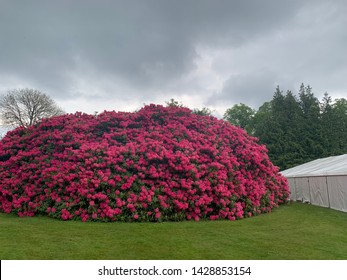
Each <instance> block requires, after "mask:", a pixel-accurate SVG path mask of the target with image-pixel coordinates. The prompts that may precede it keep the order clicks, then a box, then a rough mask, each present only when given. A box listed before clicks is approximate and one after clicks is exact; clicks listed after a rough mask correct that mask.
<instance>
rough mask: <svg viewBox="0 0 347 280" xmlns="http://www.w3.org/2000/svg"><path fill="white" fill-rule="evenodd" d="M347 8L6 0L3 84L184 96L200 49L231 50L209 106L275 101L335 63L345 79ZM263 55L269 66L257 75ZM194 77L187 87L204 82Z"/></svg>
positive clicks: (0, 44) (0, 7) (59, 91)
mask: <svg viewBox="0 0 347 280" xmlns="http://www.w3.org/2000/svg"><path fill="white" fill-rule="evenodd" d="M321 5H323V6H321ZM327 8H328V9H327ZM345 9H346V4H345V2H343V1H336V2H334V3H332V2H328V3H326V2H325V1H298V0H295V1H275V0H271V1H270V0H264V1H258V0H252V1H229V0H228V1H227V0H217V1H216V0H210V1H207V0H200V1H193V0H176V1H171V0H167V1H163V0H156V1H155V0H146V1H143V0H137V1H133V0H129V1H106V0H105V1H91V0H87V1H68V0H63V1H42V0H41V1H30V2H29V1H10V0H4V1H1V2H0V35H1V38H0V61H1V63H0V83H2V84H6V85H7V84H8V86H11V83H9V82H8V79H7V77H8V76H14V77H16V79H15V80H22V81H23V83H27V84H29V85H30V86H35V87H36V88H42V89H44V90H45V91H46V92H47V91H49V92H50V93H52V94H53V95H54V96H55V97H56V98H60V99H62V100H66V99H69V98H76V97H78V96H79V97H83V96H87V97H88V98H89V99H90V100H93V99H97V98H101V99H102V98H105V99H107V96H109V95H112V96H113V97H114V98H117V97H119V98H121V97H122V95H124V92H126V93H127V97H131V98H133V99H134V100H136V99H137V100H141V102H142V101H143V100H145V99H146V98H147V99H150V98H152V97H151V96H150V93H151V92H153V94H155V97H158V96H159V95H165V94H171V93H172V92H171V91H169V90H168V89H170V88H172V87H174V88H176V89H181V90H182V94H183V93H185V94H187V92H184V90H185V84H187V83H189V81H187V80H186V79H185V78H186V77H187V76H188V75H190V74H191V73H193V72H194V71H196V69H197V61H199V59H200V58H199V55H200V54H198V52H197V49H198V48H199V47H202V48H205V49H209V50H210V51H211V52H214V51H218V50H220V49H227V50H230V53H233V54H235V55H236V56H237V57H236V58H235V59H234V60H233V61H232V62H230V63H229V62H228V58H226V59H225V61H221V62H220V63H222V64H224V66H223V67H224V69H225V70H224V71H225V73H224V76H225V77H228V78H227V80H226V81H225V82H224V87H223V89H221V91H220V92H219V94H218V95H216V96H215V98H210V96H208V94H209V93H208V92H207V91H206V92H205V93H202V98H204V99H205V100H206V102H204V103H205V104H206V105H208V104H211V105H212V104H216V103H218V102H219V103H222V102H225V101H226V100H229V99H230V100H233V101H234V100H235V102H244V103H247V102H253V103H254V104H258V103H259V102H261V101H262V100H264V99H266V98H268V97H269V96H270V97H271V95H272V92H273V85H274V84H275V83H276V82H279V83H281V82H282V83H284V84H293V83H294V84H295V83H298V80H300V82H301V80H303V81H304V82H305V81H306V80H305V79H306V78H307V77H308V78H312V80H315V79H313V78H314V77H315V75H316V76H318V75H320V76H322V75H323V76H324V74H325V73H326V71H328V69H329V71H330V72H331V73H336V74H332V75H334V77H335V79H332V80H335V81H336V83H338V84H339V85H341V83H343V81H342V78H341V77H342V75H341V73H345V69H346V68H345V67H344V66H343V64H344V65H346V55H345V54H344V53H345V52H344V51H343V49H344V46H345V45H346V33H345V31H344V30H345V29H344V27H343V26H346V25H344V24H345V23H346V20H345V16H344V15H345ZM322 15H324V16H323V17H322ZM310 17H311V18H312V21H314V24H315V26H313V27H312V25H314V24H313V22H312V23H311V21H310ZM334 24H335V25H336V26H334ZM325 27H328V31H327V30H325V29H324V28H325ZM320 31H322V32H320ZM312 32H314V33H312ZM281 36H282V37H283V38H282V39H281ZM320 36H325V37H324V38H321V37H320ZM286 38H289V39H291V41H290V40H289V39H286ZM306 38H307V39H311V41H308V40H305V39H306ZM296 39H301V40H302V41H301V42H298V41H294V40H296ZM323 41H324V44H322V42H323ZM287 44H288V45H287ZM310 44H312V46H311V47H310ZM303 46H305V47H303ZM245 49H246V50H248V51H244V50H245ZM259 49H260V50H261V51H259ZM305 49H307V51H306V50H305ZM304 50H305V51H304ZM341 53H343V54H341ZM248 56H249V57H248ZM295 57H297V61H294V59H295ZM319 59H320V60H321V63H320V62H319ZM264 61H267V63H269V64H271V65H268V66H267V67H265V68H266V69H267V70H266V71H264V72H263V73H260V74H259V73H257V71H259V69H262V68H263V64H264ZM228 63H229V64H228ZM309 63H311V65H313V66H312V67H311V69H310V66H309V65H308V64H309ZM254 65H257V67H255V66H254ZM312 68H313V69H312ZM220 69H221V68H220ZM235 69H236V70H235ZM235 71H236V72H237V73H236V74H235V73H233V72H235ZM228 72H230V73H228ZM326 79H327V80H328V78H326ZM317 80H318V79H317ZM193 81H194V82H196V84H195V85H190V86H189V87H188V88H187V89H186V90H189V89H192V88H194V87H195V88H196V89H197V90H198V89H199V88H200V87H201V85H199V81H198V79H197V78H196V79H194V80H193ZM80 83H82V84H84V88H83V89H81V88H79V84H80ZM88 85H90V87H89V88H90V90H91V92H90V93H88V94H87V93H86V91H87V90H88ZM173 85H174V86H173ZM180 85H181V86H180ZM13 86H14V84H13ZM313 86H314V85H313ZM338 88H339V89H341V88H345V84H343V85H342V86H339V87H338ZM122 89H124V90H122ZM326 90H329V89H326ZM178 94H179V93H178ZM170 97H171V96H168V98H167V99H169V98H170ZM238 100H241V101H238ZM264 101H265V100H264Z"/></svg>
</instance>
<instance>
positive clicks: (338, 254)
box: [0, 203, 347, 260]
mask: <svg viewBox="0 0 347 280" xmlns="http://www.w3.org/2000/svg"><path fill="white" fill-rule="evenodd" d="M0 259H3V260H5V259H15V260H18V259H65V260H69V259H81V260H87V259H94V260H98V259H101V260H103V259H105V260H106V259H124V260H129V259H149V260H151V259H154V260H157V259H255V260H258V259H274V260H281V259H334V260H336V259H347V213H343V212H339V211H335V210H332V209H326V208H321V207H316V206H312V205H307V204H301V203H292V204H290V205H286V206H281V207H280V208H278V209H275V210H274V211H273V212H272V213H270V214H263V215H260V216H257V217H253V218H248V219H244V220H239V221H232V222H231V221H201V222H166V223H98V222H87V223H82V222H77V221H59V220H54V219H51V218H46V217H33V218H19V217H17V216H14V215H6V214H3V213H1V214H0Z"/></svg>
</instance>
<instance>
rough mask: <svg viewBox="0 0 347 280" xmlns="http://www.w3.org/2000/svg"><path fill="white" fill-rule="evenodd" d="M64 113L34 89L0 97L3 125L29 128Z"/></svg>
mask: <svg viewBox="0 0 347 280" xmlns="http://www.w3.org/2000/svg"><path fill="white" fill-rule="evenodd" d="M63 113H64V111H63V110H62V109H61V108H60V107H59V106H58V105H56V103H55V102H54V100H53V99H52V98H50V97H49V96H48V95H47V94H45V93H42V92H40V91H38V90H34V89H27V88H26V89H14V90H10V91H8V92H7V94H5V95H2V96H0V116H1V119H2V121H3V123H4V124H6V125H12V126H24V127H27V126H30V125H33V124H35V123H37V122H38V121H40V120H41V119H43V118H47V117H51V116H56V115H61V114H63Z"/></svg>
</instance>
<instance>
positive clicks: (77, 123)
mask: <svg viewBox="0 0 347 280" xmlns="http://www.w3.org/2000/svg"><path fill="white" fill-rule="evenodd" d="M288 195H289V191H288V185H287V181H286V179H285V178H284V177H282V176H281V175H280V174H279V173H278V168H277V167H275V166H273V164H272V163H271V162H270V161H269V159H268V156H267V151H266V148H265V147H264V146H262V145H259V144H258V143H257V140H256V139H255V138H252V137H250V136H248V135H247V134H246V132H245V131H243V130H242V129H240V128H237V127H234V126H232V125H231V124H229V123H227V122H225V121H222V120H218V119H216V118H214V117H208V116H199V115H195V114H193V113H192V112H191V110H189V109H187V108H181V107H163V106H159V105H158V106H157V105H149V106H145V107H144V108H142V109H141V110H139V111H138V112H135V113H121V112H104V113H102V114H100V115H97V116H94V115H88V114H82V113H76V114H69V115H63V116H58V117H52V118H49V119H45V120H43V121H42V122H40V123H39V124H37V125H35V126H31V127H28V128H17V129H15V130H14V131H11V132H9V133H8V134H7V135H6V136H5V137H4V138H3V139H2V140H1V142H0V211H1V212H5V213H17V214H18V215H19V216H34V215H48V216H50V217H54V218H59V219H63V220H70V219H78V220H82V221H91V220H100V221H167V220H173V221H177V220H185V219H188V220H190V219H194V220H199V219H211V220H215V219H229V220H235V219H241V218H243V217H249V216H252V215H257V214H260V213H263V212H270V211H271V209H272V208H274V207H277V206H278V205H279V204H281V203H285V202H286V201H287V199H288Z"/></svg>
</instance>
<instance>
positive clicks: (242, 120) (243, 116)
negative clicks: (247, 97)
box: [224, 103, 255, 134]
mask: <svg viewBox="0 0 347 280" xmlns="http://www.w3.org/2000/svg"><path fill="white" fill-rule="evenodd" d="M254 114H255V110H254V109H252V108H251V107H249V106H247V105H245V104H243V103H240V104H235V105H234V106H233V107H231V108H229V109H227V110H226V112H225V113H224V119H225V120H226V121H228V122H230V123H232V124H233V125H236V126H239V127H241V128H243V129H245V130H246V131H247V132H248V133H250V134H251V133H252V120H253V117H254Z"/></svg>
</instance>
